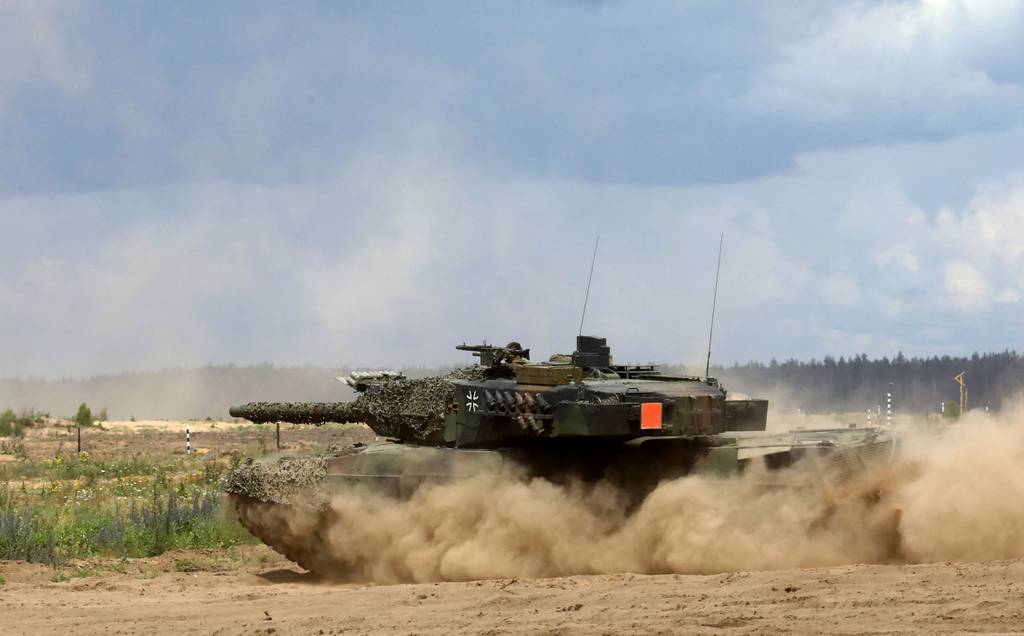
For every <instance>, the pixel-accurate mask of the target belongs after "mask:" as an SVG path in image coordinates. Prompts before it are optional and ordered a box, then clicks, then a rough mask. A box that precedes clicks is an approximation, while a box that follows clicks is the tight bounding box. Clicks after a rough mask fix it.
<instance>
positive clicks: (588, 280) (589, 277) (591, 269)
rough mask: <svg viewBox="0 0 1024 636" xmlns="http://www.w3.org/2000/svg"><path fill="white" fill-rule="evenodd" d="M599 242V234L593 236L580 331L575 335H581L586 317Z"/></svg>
mask: <svg viewBox="0 0 1024 636" xmlns="http://www.w3.org/2000/svg"><path fill="white" fill-rule="evenodd" d="M600 242H601V235H600V234H598V235H597V236H596V237H594V255H593V256H592V257H591V259H590V275H589V276H587V295H586V296H584V297H583V315H581V316H580V331H579V333H578V334H576V335H577V336H582V335H583V321H584V320H586V318H587V303H589V302H590V283H591V282H592V281H593V280H594V263H596V262H597V244H598V243H600Z"/></svg>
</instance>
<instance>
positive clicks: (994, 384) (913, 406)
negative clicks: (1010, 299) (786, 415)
mask: <svg viewBox="0 0 1024 636" xmlns="http://www.w3.org/2000/svg"><path fill="white" fill-rule="evenodd" d="M961 372H965V375H964V377H965V379H966V383H967V389H968V395H967V406H968V409H972V408H985V407H990V408H991V409H993V410H998V409H1000V408H1002V407H1003V406H1004V404H1006V402H1007V401H1008V400H1010V399H1012V398H1014V397H1015V396H1018V395H1020V394H1021V393H1022V391H1024V358H1022V357H1021V356H1020V354H1018V353H1017V352H1016V351H1003V352H1001V353H986V354H978V353H975V354H974V355H972V356H970V357H953V356H941V357H938V356H933V357H930V358H907V357H905V356H904V355H903V354H902V353H900V354H899V355H897V356H896V357H894V358H891V359H890V358H878V359H869V358H868V357H867V356H866V355H864V354H860V355H856V356H853V357H850V358H845V357H840V358H839V359H838V360H837V359H835V358H832V357H831V356H826V357H825V358H824V359H823V360H811V361H809V362H803V361H800V360H786V361H784V362H779V361H777V360H772V361H771V362H768V363H761V362H749V363H747V364H743V365H740V364H735V365H733V366H731V367H718V368H717V369H714V371H713V375H714V374H717V376H718V377H719V378H721V379H722V380H723V382H724V383H726V385H727V387H728V388H735V389H738V390H741V391H743V392H746V393H762V394H766V395H771V394H780V395H784V396H788V397H789V399H790V401H791V402H792V406H795V407H797V408H802V409H804V410H805V411H808V412H831V411H864V410H867V409H868V408H874V407H877V406H878V405H879V404H880V405H881V406H882V410H883V411H884V410H885V399H886V392H887V391H889V390H890V387H891V390H892V394H893V401H894V408H895V409H896V410H897V411H903V412H907V411H909V412H914V413H927V412H934V411H938V410H939V405H940V403H941V402H946V401H951V400H952V401H958V400H959V396H960V389H959V385H958V384H957V383H956V382H955V381H954V379H953V378H954V376H956V375H957V374H959V373H961Z"/></svg>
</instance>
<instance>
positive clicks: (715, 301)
mask: <svg viewBox="0 0 1024 636" xmlns="http://www.w3.org/2000/svg"><path fill="white" fill-rule="evenodd" d="M724 242H725V232H722V235H721V236H720V237H719V238H718V266H717V267H715V294H714V296H712V297H711V327H710V328H709V329H708V359H707V363H706V364H705V365H704V380H705V381H706V380H707V379H708V378H709V377H710V376H711V337H712V336H714V335H715V305H717V304H718V275H719V274H720V273H721V272H722V243H724Z"/></svg>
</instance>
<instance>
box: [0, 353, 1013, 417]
mask: <svg viewBox="0 0 1024 636" xmlns="http://www.w3.org/2000/svg"><path fill="white" fill-rule="evenodd" d="M448 370H450V368H435V369H429V368H410V369H404V370H403V371H404V372H405V373H406V374H407V375H409V376H412V377H421V376H424V375H435V374H440V373H444V372H446V371H448ZM666 370H668V371H674V372H682V370H681V369H679V368H674V367H669V368H668V369H666ZM350 371H351V369H350V368H347V367H337V368H324V367H315V366H301V367H278V366H273V365H269V364H263V365H255V366H245V367H239V366H234V365H220V366H207V367H200V368H186V369H167V370H163V371H152V372H132V373H120V374H116V375H101V376H94V377H90V378H82V379H60V380H42V379H6V380H4V379H0V411H3V410H4V409H13V411H14V412H17V413H26V412H32V411H41V412H46V413H49V414H51V415H53V416H54V417H66V418H69V419H70V418H73V417H74V416H75V414H76V411H77V410H78V409H79V407H80V405H81V404H82V403H83V402H85V403H87V404H88V405H89V406H91V407H92V408H94V409H96V410H97V412H100V411H101V410H105V413H109V417H110V419H113V420H127V419H130V418H132V417H134V418H136V419H140V420H141V419H204V418H207V417H213V418H226V417H227V416H228V415H227V412H228V407H229V406H231V405H232V404H239V403H242V402H248V401H252V400H282V401H289V400H314V401H321V400H323V401H330V400H348V399H351V398H352V396H353V393H352V391H351V389H349V388H348V387H347V386H346V385H344V384H342V383H339V382H338V381H336V380H335V379H334V378H335V376H342V375H347V374H348V373H349V372H350ZM701 371H703V369H701ZM961 371H965V372H966V376H965V377H966V378H967V386H968V390H969V394H968V407H969V408H984V407H985V406H989V407H991V408H992V409H999V408H1001V407H1002V406H1003V405H1004V404H1005V403H1006V402H1007V401H1008V400H1009V399H1011V398H1012V397H1013V396H1015V395H1018V394H1022V393H1024V359H1022V357H1021V356H1020V355H1019V354H1017V353H1016V352H1015V351H1004V352H1002V353H988V354H984V355H979V354H974V355H973V356H970V357H950V356H942V357H932V358H906V357H904V356H903V355H902V354H901V355H898V356H896V357H895V358H892V359H889V358H880V359H869V358H868V357H867V356H866V355H857V356H853V357H851V358H843V357H841V358H839V359H834V358H832V357H825V359H823V360H811V361H809V362H804V361H799V360H786V361H784V362H778V361H776V360H772V361H770V362H768V363H761V362H750V363H747V364H742V365H740V364H736V365H733V366H729V367H717V368H716V367H712V375H714V376H716V377H718V378H720V379H721V380H722V381H723V384H725V386H726V388H728V389H729V390H730V391H733V392H738V393H746V394H749V395H752V396H761V397H768V398H771V399H772V400H773V403H774V405H775V408H781V409H795V408H800V409H803V410H804V411H807V412H834V411H857V412H861V411H866V410H867V409H868V408H874V407H876V406H877V405H882V408H883V410H884V408H885V393H886V391H887V390H888V388H889V386H890V385H891V386H892V392H893V399H894V405H895V408H896V410H897V412H914V413H927V412H933V411H937V410H938V409H939V403H940V402H944V401H950V400H957V399H958V398H959V389H958V387H957V384H956V382H954V381H953V376H955V375H957V374H958V373H960V372H961Z"/></svg>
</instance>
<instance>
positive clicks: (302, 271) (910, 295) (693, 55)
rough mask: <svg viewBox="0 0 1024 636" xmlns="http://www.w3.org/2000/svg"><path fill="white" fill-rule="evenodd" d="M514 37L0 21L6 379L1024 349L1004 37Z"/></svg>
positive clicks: (560, 21) (691, 25) (345, 15)
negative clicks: (492, 361)
mask: <svg viewBox="0 0 1024 636" xmlns="http://www.w3.org/2000/svg"><path fill="white" fill-rule="evenodd" d="M30 6H31V8H29V7H30ZM532 8H533V9H534V10H533V11H528V12H523V11H522V10H521V8H514V9H507V10H506V9H503V10H504V11H506V13H505V14H498V15H497V16H496V15H494V9H493V8H492V9H489V10H477V9H466V8H465V7H455V6H454V5H445V4H444V3H441V4H439V5H437V6H432V7H431V8H430V9H414V8H409V7H404V8H403V9H401V10H397V9H393V8H390V5H367V6H352V7H349V6H346V7H335V6H333V5H315V6H314V5H303V6H294V7H288V8H283V7H281V6H279V5H273V4H258V5H253V7H252V8H251V11H249V12H246V13H245V14H244V15H240V14H238V12H237V11H236V10H234V9H232V8H230V7H227V8H221V7H218V6H214V7H211V8H210V10H209V12H208V13H204V15H203V16H201V17H198V16H197V15H196V14H195V13H194V12H191V11H187V10H181V9H176V8H173V7H168V8H164V9H153V8H152V7H147V8H145V9H132V8H130V7H123V8H122V9H121V10H119V12H118V15H117V19H116V20H115V19H113V18H112V17H111V16H110V15H109V13H108V12H107V11H105V10H104V9H102V8H96V7H90V10H89V11H88V12H86V11H84V10H82V9H81V8H80V7H77V5H67V4H56V3H54V4H38V5H36V4H33V5H24V4H9V5H8V4H5V5H2V8H0V14H2V15H3V16H5V17H8V18H10V20H5V21H0V35H3V36H5V37H4V38H0V39H2V40H3V43H2V44H0V47H6V48H3V50H4V51H5V52H9V53H10V54H11V56H12V57H11V59H12V60H16V61H17V63H14V64H12V65H9V66H7V67H5V68H4V70H0V134H2V135H3V137H4V140H5V143H4V144H2V145H0V235H2V236H4V237H15V238H13V239H9V240H8V241H7V243H6V245H5V250H6V251H5V259H4V260H3V261H2V262H0V302H2V303H3V307H4V311H3V312H2V313H0V333H2V334H3V336H4V337H3V338H0V375H20V374H27V373H34V374H42V375H63V374H82V373H91V372H95V371H118V370H122V369H125V368H140V367H142V368H152V367H159V366H168V365H179V364H204V363H206V362H210V361H214V362H230V361H235V362H260V361H274V362H281V363H302V362H318V363H324V364H353V365H367V366H385V365H392V366H397V365H402V364H410V363H412V364H435V363H439V362H454V361H457V360H461V359H462V358H460V357H458V355H457V354H456V353H455V352H454V351H453V350H452V348H451V346H452V345H453V344H456V343H459V342H462V341H463V340H467V341H472V340H482V339H485V338H486V339H488V340H490V341H507V340H512V339H517V340H520V341H522V342H524V343H525V344H527V345H528V346H531V347H533V348H534V350H535V351H538V352H541V353H543V352H554V351H565V350H567V349H568V348H569V347H571V346H572V338H573V336H574V335H575V330H576V326H577V325H578V320H579V312H580V307H581V303H582V300H583V293H584V285H585V281H586V275H587V268H588V265H589V255H590V249H591V245H592V241H593V239H594V237H595V236H596V235H600V236H601V237H602V238H601V245H602V247H601V253H600V255H599V261H598V265H597V270H596V273H595V282H594V288H593V290H592V294H591V305H590V309H589V310H588V318H587V330H588V331H592V332H594V333H598V334H604V335H607V336H608V337H609V338H610V342H611V344H612V346H613V348H614V349H615V355H616V357H617V359H620V360H637V361H645V360H651V361H655V360H657V361H680V360H681V361H684V362H687V361H692V362H696V361H699V360H700V359H701V358H702V357H703V352H704V348H705V347H706V337H707V319H708V316H709V314H710V304H711V293H712V285H713V283H714V264H715V253H716V250H717V240H718V237H719V236H720V235H721V233H722V232H724V233H725V251H724V258H723V264H722V277H721V286H720V290H719V313H718V322H717V324H716V343H715V359H716V360H722V361H732V360H748V359H752V358H753V359H768V358H771V357H773V356H775V357H781V358H785V357H791V356H800V357H810V356H818V357H820V356H821V355H823V353H829V352H830V353H834V354H836V355H841V354H844V353H845V354H850V353H859V352H860V349H867V351H866V352H867V353H870V354H878V355H891V354H893V352H894V351H895V350H896V349H902V350H904V351H905V352H906V353H908V354H913V353H923V354H928V353H933V352H937V351H949V352H951V353H952V352H960V351H962V350H963V349H962V348H966V350H968V351H969V350H972V349H975V348H977V349H985V348H996V349H1002V348H1004V347H1007V346H1011V347H1013V346H1019V345H1018V344H1017V343H1018V342H1019V336H1018V335H1017V334H1018V331H1017V330H1016V329H1015V328H1014V327H1012V323H1013V322H1014V318H1015V315H1014V313H1013V310H1014V309H1015V308H1016V306H1017V305H1016V303H1019V302H1020V300H1019V299H1020V297H1021V293H1022V290H1024V247H1021V246H1022V245H1024V220H1022V216H1021V210H1022V209H1024V179H1022V178H1021V176H1020V175H1021V170H1022V169H1024V166H1022V165H1021V159H1020V151H1019V149H1020V147H1022V146H1024V128H1022V127H1020V125H1019V124H1020V123H1021V122H1020V119H1019V115H1018V114H1017V113H1019V112H1021V111H1020V107H1021V106H1022V105H1024V104H1022V103H1021V96H1020V95H1019V86H1020V85H1021V81H1022V79H1024V77H1022V73H1021V71H1020V68H1021V66H1020V65H1019V64H1018V63H1016V62H1017V58H1018V57H1019V53H1018V52H1017V51H1018V48H1019V47H1018V46H1017V42H1018V41H1019V40H1020V37H1019V36H1020V35H1021V33H1022V32H1024V29H1022V28H1021V24H1020V19H1019V17H1020V16H1019V15H1018V14H1019V11H1017V10H1016V9H1014V8H1013V7H1010V6H1009V5H1002V4H997V3H992V4H985V5H981V4H970V5H963V6H961V5H959V4H956V3H939V2H924V3H884V4H852V5H846V6H843V7H839V8H836V7H834V6H833V5H832V4H827V3H826V4H813V3H811V4H806V5H804V4H801V5H799V6H797V5H787V6H786V7H781V6H767V5H766V6H765V7H764V8H762V6H761V5H752V6H751V7H747V8H745V9H744V10H742V11H737V10H736V9H735V8H734V7H730V6H728V5H718V4H713V3H708V4H701V3H682V4H672V5H665V6H653V5H652V6H646V5H645V6H644V7H638V6H633V5H630V6H626V5H619V4H616V3H611V4H608V5H604V6H601V7H599V8H596V9H591V8H587V9H581V8H580V7H578V6H576V5H571V4H556V5H550V4H541V3H538V4H536V5H533V7H532ZM4 12H6V13H4ZM456 16H457V18H458V19H455V17H456ZM424 25H429V26H430V28H424ZM808 25H812V26H811V27H810V28H808ZM168 34H170V35H168ZM30 68H31V69H41V70H39V71H35V70H33V73H32V74H31V75H30V73H29V71H27V70H25V69H30ZM950 306H952V307H954V308H955V309H957V310H958V311H952V312H951V311H948V309H949V308H950ZM979 311H987V312H988V313H987V314H986V318H987V319H989V320H990V328H989V329H987V330H985V332H984V333H980V332H978V331H977V330H974V329H972V325H971V324H970V323H971V321H972V320H973V319H975V313H976V312H979Z"/></svg>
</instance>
